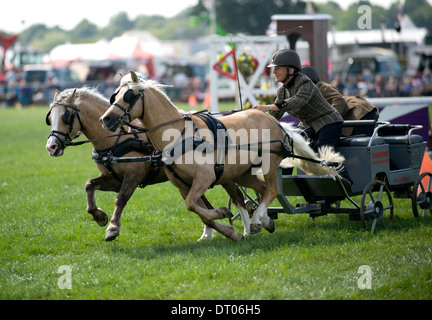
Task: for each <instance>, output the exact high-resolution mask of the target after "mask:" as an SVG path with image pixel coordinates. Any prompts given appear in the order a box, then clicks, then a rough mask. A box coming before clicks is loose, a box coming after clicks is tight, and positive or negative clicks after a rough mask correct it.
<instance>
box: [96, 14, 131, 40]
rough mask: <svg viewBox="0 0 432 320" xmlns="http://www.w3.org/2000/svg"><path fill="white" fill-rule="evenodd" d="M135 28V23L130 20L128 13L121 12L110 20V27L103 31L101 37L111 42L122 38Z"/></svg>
mask: <svg viewBox="0 0 432 320" xmlns="http://www.w3.org/2000/svg"><path fill="white" fill-rule="evenodd" d="M133 27H134V23H133V22H132V21H130V20H129V17H128V15H127V13H126V12H119V13H118V14H116V15H115V16H113V17H112V18H111V19H110V21H109V23H108V26H106V27H105V28H103V29H102V30H101V32H100V36H101V37H102V38H105V39H109V40H110V39H112V38H114V37H118V36H121V35H122V34H123V33H124V32H126V31H128V30H131V29H133Z"/></svg>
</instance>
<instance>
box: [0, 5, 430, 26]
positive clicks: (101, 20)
mask: <svg viewBox="0 0 432 320" xmlns="http://www.w3.org/2000/svg"><path fill="white" fill-rule="evenodd" d="M216 1H217V0H216ZM327 1H328V0H314V2H327ZM334 1H335V2H337V3H339V5H340V6H341V7H342V8H344V9H345V8H347V7H348V6H349V5H350V4H351V3H353V2H357V1H358V0H334ZM395 1H396V0H371V1H370V2H371V3H372V4H378V5H380V6H382V7H384V8H388V7H389V6H390V4H391V3H393V2H395ZM402 1H403V0H402ZM428 1H429V2H430V3H431V2H432V0H428ZM197 3H198V0H123V1H113V0H72V1H65V0H62V1H58V0H36V1H35V0H11V1H8V3H7V6H6V8H5V7H3V8H2V10H1V15H0V30H3V31H6V32H8V33H18V32H20V31H22V30H24V29H26V28H28V27H30V26H31V25H33V24H36V23H43V24H45V25H46V26H48V27H53V26H56V25H58V26H60V27H61V28H63V29H65V30H71V29H73V28H74V27H75V26H76V25H77V24H78V23H79V22H81V21H82V20H83V19H84V18H87V19H88V20H89V21H90V22H92V23H94V24H96V25H97V26H99V27H105V26H107V25H108V22H109V19H110V18H111V17H113V16H114V15H116V14H117V13H119V12H121V11H125V12H126V13H127V14H128V16H129V19H135V18H136V17H137V16H138V15H156V14H157V15H162V16H164V17H167V18H170V17H173V16H175V15H176V14H178V13H179V12H180V11H182V10H184V9H186V8H189V7H192V6H195V5H196V4H197ZM280 14H284V12H280Z"/></svg>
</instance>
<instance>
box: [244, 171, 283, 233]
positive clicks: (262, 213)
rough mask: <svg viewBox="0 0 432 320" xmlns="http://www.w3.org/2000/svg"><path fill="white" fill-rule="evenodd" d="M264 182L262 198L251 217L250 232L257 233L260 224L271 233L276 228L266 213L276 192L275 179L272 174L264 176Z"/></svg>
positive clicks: (259, 229)
mask: <svg viewBox="0 0 432 320" xmlns="http://www.w3.org/2000/svg"><path fill="white" fill-rule="evenodd" d="M265 183H266V190H265V192H264V195H263V198H262V199H261V201H260V204H259V206H258V208H257V209H256V210H255V212H254V214H253V216H252V219H251V223H250V230H251V234H256V233H259V232H260V231H261V225H262V226H263V227H264V228H265V229H266V230H267V231H268V232H270V233H273V232H274V231H275V230H276V225H275V223H274V221H273V220H272V219H270V217H269V216H268V215H267V208H268V207H269V206H270V203H271V202H272V201H273V200H274V198H276V196H277V194H278V188H277V184H276V179H275V177H273V175H270V176H265Z"/></svg>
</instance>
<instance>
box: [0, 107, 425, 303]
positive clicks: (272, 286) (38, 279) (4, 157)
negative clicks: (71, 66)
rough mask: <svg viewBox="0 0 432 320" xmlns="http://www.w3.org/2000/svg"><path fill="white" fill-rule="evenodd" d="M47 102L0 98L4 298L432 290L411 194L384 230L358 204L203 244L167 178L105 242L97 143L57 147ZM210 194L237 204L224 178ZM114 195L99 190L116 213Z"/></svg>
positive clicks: (141, 193)
mask: <svg viewBox="0 0 432 320" xmlns="http://www.w3.org/2000/svg"><path fill="white" fill-rule="evenodd" d="M47 110H48V107H38V108H34V107H33V108H25V109H21V110H16V109H0V159H1V166H0V217H1V222H0V299H3V300H4V299H36V300H38V299H49V300H51V299H174V300H177V299H187V300H188V299H197V300H202V299H227V300H237V299H245V300H249V299H257V300H261V299H266V300H267V299H269V300H273V299H277V300H280V299H373V300H376V299H428V300H430V299H432V246H431V244H432V217H431V216H430V215H428V216H427V217H426V218H424V219H423V218H420V219H415V218H414V217H413V214H412V210H411V202H410V201H409V200H404V199H401V200H400V199H395V200H394V201H395V207H396V209H395V218H394V221H393V224H392V226H391V228H388V229H386V230H379V231H378V232H377V233H376V234H370V233H369V232H363V231H362V228H361V225H360V223H359V222H353V221H349V219H348V216H347V215H329V216H325V217H319V218H317V219H315V220H312V219H311V218H309V216H307V215H296V216H288V215H285V214H283V215H280V216H279V219H278V220H276V228H277V229H276V232H275V233H273V234H269V233H267V232H266V231H265V230H263V232H262V233H260V234H258V235H255V236H250V237H249V238H248V239H247V241H244V242H242V243H234V242H232V241H230V240H228V239H226V238H224V237H222V236H221V235H219V234H217V235H216V236H215V238H214V239H213V240H210V241H206V242H199V243H197V242H196V240H197V239H198V238H199V237H200V235H201V233H202V224H201V222H200V220H199V218H198V217H197V216H196V215H195V214H194V213H191V212H188V211H187V210H186V209H185V206H184V204H183V200H182V198H181V197H180V195H179V193H178V192H177V190H176V189H175V188H174V187H173V186H172V185H171V184H169V183H164V184H159V185H155V186H151V187H148V188H146V189H143V190H142V189H138V190H136V192H135V194H134V196H133V197H132V199H131V200H130V201H129V203H128V205H127V207H126V209H125V211H124V213H123V217H122V230H121V235H120V237H118V238H117V239H116V240H115V241H113V242H105V241H104V236H105V228H101V227H99V226H98V225H97V224H96V223H95V222H93V220H92V218H91V216H90V215H89V214H87V212H86V199H85V190H84V185H85V182H86V181H87V180H88V179H90V178H93V177H96V176H97V175H98V170H97V168H96V166H95V165H94V163H93V161H92V160H91V146H89V145H84V146H80V147H70V148H68V149H66V152H65V155H64V156H63V157H61V158H50V157H49V155H48V153H47V151H46V150H45V144H46V139H47V136H48V134H49V131H50V128H49V127H47V126H46V125H45V119H44V118H45V115H46V112H47ZM206 195H207V196H208V198H209V199H210V201H211V202H212V204H213V205H214V206H223V205H226V203H227V195H226V194H225V193H224V191H223V190H222V189H221V188H220V187H215V188H214V189H212V190H209V191H208V192H207V194H206ZM114 198H115V194H114V193H101V192H99V193H98V194H97V200H98V205H99V206H100V207H101V208H103V209H104V210H105V212H106V213H107V214H108V215H109V216H111V212H112V210H113V202H114ZM234 225H235V227H236V228H237V229H238V231H241V230H242V225H241V222H240V221H239V220H236V221H235V223H234ZM361 266H367V267H366V268H367V269H366V270H369V271H371V273H366V272H365V271H362V270H364V269H362V268H364V267H361ZM359 268H360V269H359ZM359 270H360V272H359ZM366 276H368V277H366ZM365 284H369V285H370V286H369V287H370V289H368V288H365Z"/></svg>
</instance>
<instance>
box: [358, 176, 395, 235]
mask: <svg viewBox="0 0 432 320" xmlns="http://www.w3.org/2000/svg"><path fill="white" fill-rule="evenodd" d="M387 212H388V214H389V222H388V225H390V224H391V223H392V221H393V199H392V196H391V193H390V190H389V189H388V187H387V185H386V184H385V183H384V182H382V181H380V180H374V181H372V182H371V183H369V184H368V186H367V187H366V188H365V190H364V192H363V196H362V200H361V206H360V217H361V221H362V224H363V227H364V228H365V230H367V229H368V225H369V221H372V223H371V227H370V230H371V233H374V232H375V227H376V223H377V222H378V221H379V222H380V223H381V225H382V226H383V227H384V228H385V227H386V225H385V223H384V221H383V216H384V213H387Z"/></svg>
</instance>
